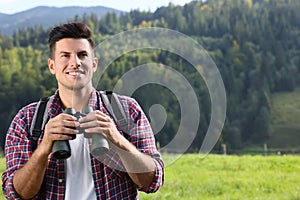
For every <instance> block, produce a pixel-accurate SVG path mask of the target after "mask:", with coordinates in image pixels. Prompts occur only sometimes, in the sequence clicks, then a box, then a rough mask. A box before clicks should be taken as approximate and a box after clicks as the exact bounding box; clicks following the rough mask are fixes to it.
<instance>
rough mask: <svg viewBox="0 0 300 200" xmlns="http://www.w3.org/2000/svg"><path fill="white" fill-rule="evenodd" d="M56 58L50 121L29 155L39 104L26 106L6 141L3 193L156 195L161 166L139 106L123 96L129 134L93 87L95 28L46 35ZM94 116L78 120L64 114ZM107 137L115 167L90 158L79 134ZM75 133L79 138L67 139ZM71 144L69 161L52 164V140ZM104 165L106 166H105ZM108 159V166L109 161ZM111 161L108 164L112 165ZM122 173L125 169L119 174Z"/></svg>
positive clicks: (66, 28) (71, 26) (72, 27)
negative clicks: (55, 87) (87, 110)
mask: <svg viewBox="0 0 300 200" xmlns="http://www.w3.org/2000/svg"><path fill="white" fill-rule="evenodd" d="M49 47H50V53H51V58H49V59H48V66H49V69H50V71H51V73H52V74H53V75H55V77H56V79H57V83H58V90H57V91H56V92H55V94H54V96H53V101H52V102H51V104H50V106H49V112H48V114H49V117H50V120H49V121H48V123H47V124H46V126H45V130H44V132H43V134H42V135H41V137H40V138H39V145H38V147H37V149H36V150H35V151H34V152H32V148H31V142H32V140H31V136H30V133H29V130H30V124H31V122H32V118H33V115H34V112H35V110H36V106H37V103H32V104H30V105H28V106H26V107H24V108H22V109H21V110H20V111H19V112H18V114H17V115H16V116H15V118H14V120H13V121H12V123H11V126H10V128H9V131H8V134H7V137H6V143H5V155H6V165H7V166H6V171H5V172H4V173H3V175H2V181H3V192H4V194H5V196H6V197H7V198H8V199H72V200H73V199H80V200H82V199H122V200H124V199H138V195H137V190H142V191H145V192H147V193H149V192H155V191H157V190H158V189H159V188H160V187H161V186H162V184H163V177H164V171H163V161H162V159H161V156H160V154H159V153H158V151H157V149H156V147H155V140H154V136H153V132H152V130H151V128H150V125H149V122H148V120H147V119H146V117H145V114H144V113H143V111H142V109H141V108H140V106H139V105H138V104H137V102H136V101H135V100H134V99H132V98H129V97H124V96H119V98H120V101H121V103H122V105H123V107H124V109H125V112H126V114H127V117H128V123H129V127H130V131H129V134H128V137H125V135H124V133H123V132H122V131H119V130H118V127H117V126H116V125H115V123H114V121H113V120H112V118H111V117H110V116H109V115H108V112H107V111H106V109H105V108H104V106H103V103H102V102H101V98H100V97H99V94H100V93H99V91H96V90H95V89H94V88H93V86H92V76H93V73H94V72H95V71H96V68H97V64H98V60H97V58H95V57H94V53H93V48H94V43H93V41H92V39H91V31H90V29H89V28H88V27H87V26H86V25H85V24H82V23H78V22H77V23H68V24H63V25H60V26H57V27H55V28H54V29H53V30H52V31H51V32H50V35H49ZM86 106H90V107H92V108H93V110H94V111H92V112H90V113H89V114H88V115H87V116H85V117H83V118H81V119H80V120H79V121H77V120H76V118H75V117H73V116H72V115H68V114H65V113H63V110H64V109H65V108H74V109H75V110H76V111H81V110H82V108H83V107H86ZM79 127H80V128H81V129H85V132H86V134H91V133H93V134H95V133H96V134H102V135H103V136H104V137H105V138H107V140H108V141H109V143H110V146H111V150H110V152H113V153H111V154H110V155H111V157H109V156H108V157H106V158H105V159H106V161H107V160H110V159H111V160H113V161H115V162H114V163H117V164H116V166H122V167H114V165H109V164H107V163H105V162H101V161H99V160H97V159H96V158H95V157H94V155H92V154H90V153H89V148H88V145H89V142H88V140H87V139H86V138H84V137H83V134H78V133H79V131H78V129H77V128H79ZM72 134H77V135H76V139H75V140H70V139H71V138H72V137H71V136H70V135H72ZM57 140H69V142H70V145H71V150H72V156H71V157H70V158H68V159H66V160H58V159H55V158H54V157H53V155H52V153H51V151H52V146H53V143H54V141H57ZM105 159H104V160H105ZM104 160H103V161H104ZM108 163H109V161H108ZM122 169H124V170H122Z"/></svg>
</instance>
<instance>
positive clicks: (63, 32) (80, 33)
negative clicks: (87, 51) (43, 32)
mask: <svg viewBox="0 0 300 200" xmlns="http://www.w3.org/2000/svg"><path fill="white" fill-rule="evenodd" d="M91 35H92V32H91V29H90V28H89V27H88V26H87V25H85V24H84V23H81V22H73V23H67V24H62V25H59V26H56V27H54V28H53V29H52V30H51V32H50V33H49V40H48V44H49V49H50V54H51V56H52V57H53V52H54V50H55V43H56V42H57V41H59V40H61V39H64V38H75V39H80V38H84V39H87V40H88V41H89V43H90V45H91V47H92V48H94V41H93V40H92V38H91Z"/></svg>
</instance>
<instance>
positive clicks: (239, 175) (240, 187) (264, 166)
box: [0, 154, 300, 200]
mask: <svg viewBox="0 0 300 200" xmlns="http://www.w3.org/2000/svg"><path fill="white" fill-rule="evenodd" d="M163 157H164V160H165V162H166V163H169V164H168V165H167V166H166V168H165V185H164V186H163V188H161V189H160V190H159V191H158V192H157V193H154V194H145V193H140V199H141V200H143V199H149V200H150V199H151V200H152V199H163V200H165V199H170V200H176V199H178V200H179V199H180V200H182V199H185V200H187V199H197V200H198V199H204V200H210V199H214V200H217V199H222V200H234V199H236V200H240V199H243V200H247V199H249V200H250V199H251V200H253V199H257V200H260V199H261V200H268V199H270V200H276V199H278V200H300V156H292V155H286V156H278V155H274V156H259V155H256V156H250V155H243V156H235V155H227V156H223V155H214V154H210V155H208V156H206V157H205V158H202V157H200V156H199V155H198V154H187V155H183V156H181V157H180V158H179V159H178V160H176V161H175V162H173V163H170V162H168V160H170V159H172V155H164V156H163ZM4 166H5V159H4V158H1V159H0V171H1V173H2V171H3V170H4ZM0 199H5V198H4V197H3V195H2V192H1V193H0Z"/></svg>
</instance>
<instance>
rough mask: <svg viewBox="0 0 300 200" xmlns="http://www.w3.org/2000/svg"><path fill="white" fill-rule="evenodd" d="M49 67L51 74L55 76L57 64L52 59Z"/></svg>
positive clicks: (49, 59) (49, 61)
mask: <svg viewBox="0 0 300 200" xmlns="http://www.w3.org/2000/svg"><path fill="white" fill-rule="evenodd" d="M48 67H49V70H50V72H51V74H55V64H54V60H53V59H51V58H48Z"/></svg>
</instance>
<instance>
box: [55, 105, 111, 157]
mask: <svg viewBox="0 0 300 200" xmlns="http://www.w3.org/2000/svg"><path fill="white" fill-rule="evenodd" d="M92 110H93V109H92V108H91V107H84V108H83V109H82V112H76V111H75V109H74V108H66V109H65V111H64V113H66V114H70V115H72V116H74V117H76V118H77V120H79V119H80V118H81V117H84V116H86V115H87V114H88V113H90V112H91V111H92ZM78 130H79V133H80V134H84V137H85V138H92V144H91V147H90V149H91V153H92V154H93V155H100V156H101V155H104V154H106V153H107V151H108V150H109V145H108V142H107V140H106V138H105V137H104V136H102V135H101V134H96V133H93V134H87V133H85V131H84V129H81V128H78ZM70 136H72V140H74V139H75V138H76V134H70ZM52 154H53V157H54V158H56V159H67V158H69V157H70V156H71V148H70V143H69V140H57V141H54V143H53V147H52Z"/></svg>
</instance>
